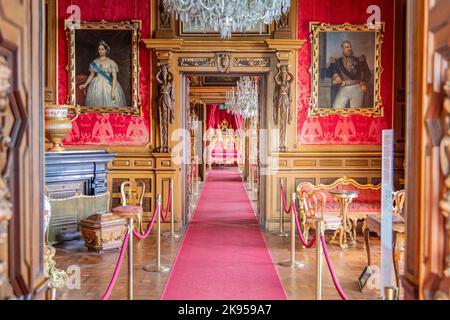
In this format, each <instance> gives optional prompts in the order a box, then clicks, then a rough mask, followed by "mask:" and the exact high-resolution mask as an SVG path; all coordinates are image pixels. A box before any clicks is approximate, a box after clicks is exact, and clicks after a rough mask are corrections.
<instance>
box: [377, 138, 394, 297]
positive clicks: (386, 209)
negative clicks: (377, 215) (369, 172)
mask: <svg viewBox="0 0 450 320" xmlns="http://www.w3.org/2000/svg"><path fill="white" fill-rule="evenodd" d="M393 175H394V130H392V129H390V130H383V151H382V175H381V184H382V186H381V279H380V280H381V281H380V282H381V286H380V290H381V297H382V298H383V299H384V298H385V297H384V288H385V287H391V286H392V188H393Z"/></svg>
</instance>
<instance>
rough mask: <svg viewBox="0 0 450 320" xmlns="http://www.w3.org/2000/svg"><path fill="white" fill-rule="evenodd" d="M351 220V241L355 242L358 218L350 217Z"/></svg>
mask: <svg viewBox="0 0 450 320" xmlns="http://www.w3.org/2000/svg"><path fill="white" fill-rule="evenodd" d="M351 220H352V222H353V241H355V242H356V227H357V226H358V218H352V219H351Z"/></svg>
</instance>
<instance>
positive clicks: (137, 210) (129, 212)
mask: <svg viewBox="0 0 450 320" xmlns="http://www.w3.org/2000/svg"><path fill="white" fill-rule="evenodd" d="M112 211H113V212H114V213H115V214H117V215H120V216H123V217H129V218H132V217H133V216H135V215H138V214H142V212H143V209H142V207H139V206H120V207H115V208H113V210H112Z"/></svg>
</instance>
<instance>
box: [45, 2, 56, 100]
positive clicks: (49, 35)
mask: <svg viewBox="0 0 450 320" xmlns="http://www.w3.org/2000/svg"><path fill="white" fill-rule="evenodd" d="M44 13H45V46H44V50H45V70H44V85H45V97H44V99H45V102H46V103H50V104H56V103H58V101H57V97H58V85H57V68H58V54H57V52H58V0H45V11H44Z"/></svg>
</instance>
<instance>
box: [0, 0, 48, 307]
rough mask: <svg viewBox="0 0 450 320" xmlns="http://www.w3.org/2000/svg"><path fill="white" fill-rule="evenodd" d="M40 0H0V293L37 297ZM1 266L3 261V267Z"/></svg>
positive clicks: (41, 283) (42, 285)
mask: <svg viewBox="0 0 450 320" xmlns="http://www.w3.org/2000/svg"><path fill="white" fill-rule="evenodd" d="M41 14H42V1H41V0H39V1H32V0H0V83H1V84H0V97H1V98H0V99H2V100H1V102H0V121H1V122H2V127H3V131H2V132H0V141H1V142H2V144H1V148H2V150H1V157H0V173H1V175H0V179H1V181H0V185H1V186H0V189H2V192H3V196H1V195H0V206H1V207H2V208H4V207H9V208H10V215H9V217H6V218H5V215H3V217H2V216H1V215H0V221H2V222H0V223H1V224H2V227H0V238H1V239H2V240H0V264H3V266H4V267H3V268H2V267H0V299H4V298H11V297H17V298H25V299H27V298H40V297H42V296H43V292H44V291H45V289H46V280H45V277H44V275H43V271H44V270H43V254H44V250H43V249H44V248H43V244H44V242H43V227H42V221H43V219H42V212H43V210H42V207H43V206H42V200H43V198H42V196H43V194H42V190H43V189H42V186H43V165H42V164H43V161H42V159H43V150H42V145H43V141H42V139H43V134H42V133H43V132H42V128H43V126H42V124H43V121H42V105H43V103H42V97H43V90H42V88H43V86H42V76H41V72H40V68H41V67H42V65H43V63H42V54H41V46H40V43H42V41H43V39H42V38H41V36H40V34H41V32H40V31H41V30H42V25H41V23H42V21H43V20H42V17H41ZM5 266H6V267H5Z"/></svg>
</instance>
